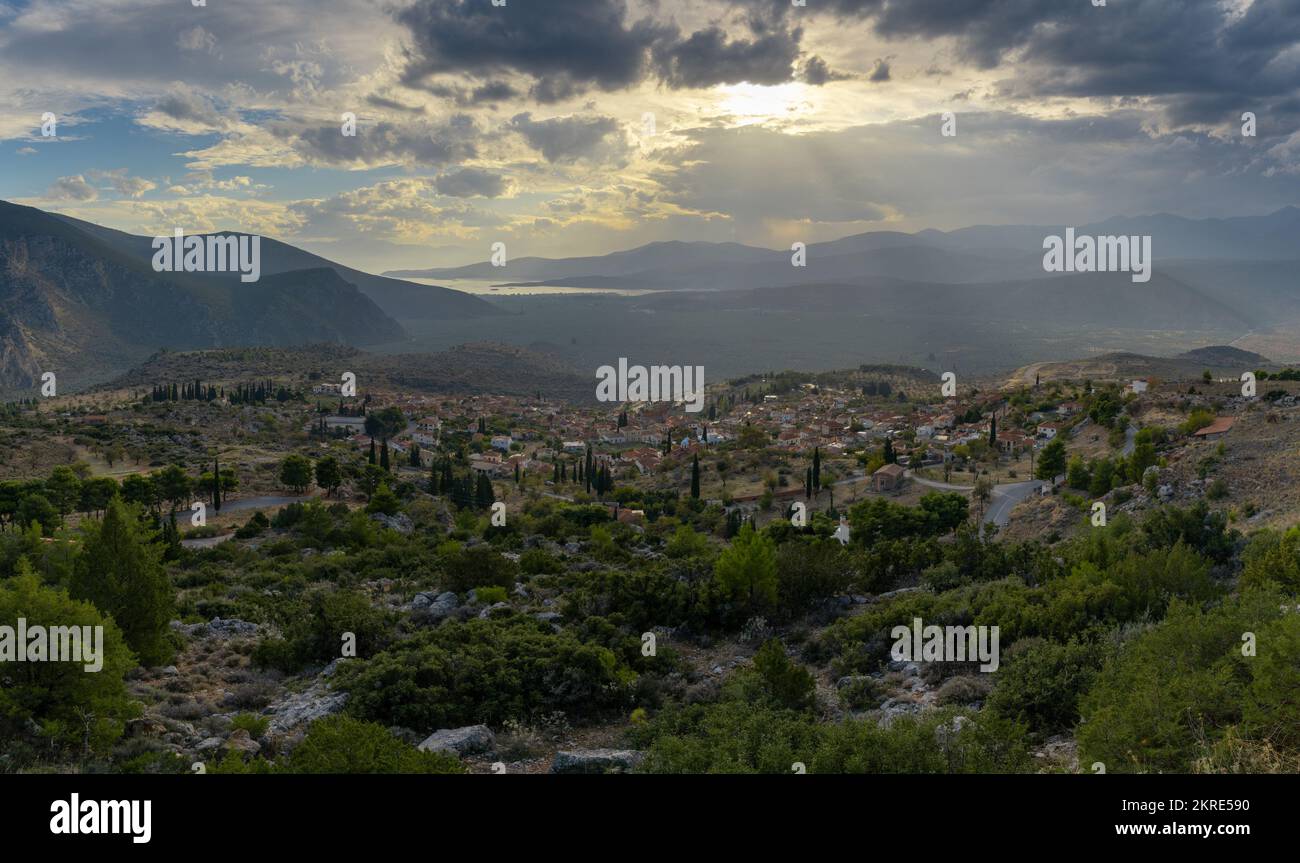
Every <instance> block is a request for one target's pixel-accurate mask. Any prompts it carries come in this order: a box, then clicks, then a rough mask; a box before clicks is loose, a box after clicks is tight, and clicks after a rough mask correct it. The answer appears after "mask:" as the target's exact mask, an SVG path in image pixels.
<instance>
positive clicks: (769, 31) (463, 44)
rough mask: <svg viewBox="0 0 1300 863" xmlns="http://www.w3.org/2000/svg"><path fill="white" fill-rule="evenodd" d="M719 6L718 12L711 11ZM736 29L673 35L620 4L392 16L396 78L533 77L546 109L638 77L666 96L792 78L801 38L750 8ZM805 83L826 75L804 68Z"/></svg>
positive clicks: (478, 7) (576, 0)
mask: <svg viewBox="0 0 1300 863" xmlns="http://www.w3.org/2000/svg"><path fill="white" fill-rule="evenodd" d="M719 8H724V7H719ZM748 13H749V14H747V15H744V16H742V19H743V20H742V23H740V24H739V25H737V26H738V32H730V31H728V30H727V29H725V28H724V27H723V26H722V25H720V24H716V23H715V24H713V25H711V26H709V27H705V28H703V29H700V30H697V31H695V32H693V33H683V32H682V31H681V30H680V29H679V28H678V27H677V26H676V25H674V24H661V23H656V22H654V21H652V20H650V19H643V20H640V21H631V20H629V18H628V14H629V13H628V7H627V3H626V2H625V0H545V2H542V0H512V2H510V4H509V5H507V6H500V7H497V6H492V5H491V4H490V3H486V2H468V0H417V2H416V3H415V4H414V5H412V6H410V7H408V8H406V9H404V10H402V11H401V12H399V13H397V19H398V21H400V22H401V23H402V24H403V25H405V26H406V27H407V28H409V29H410V31H411V35H412V39H413V43H412V45H411V46H410V49H409V50H408V56H407V66H406V69H405V70H404V75H403V77H404V80H405V82H406V83H407V84H408V85H411V86H422V87H426V88H428V89H430V90H431V91H433V92H435V93H438V92H440V90H439V88H444V89H445V85H443V84H440V83H438V82H434V81H431V80H430V78H431V76H437V75H444V74H458V75H469V76H472V77H477V78H488V77H491V76H495V75H502V74H507V73H515V74H522V75H526V76H528V77H529V78H531V79H532V80H533V83H532V85H531V87H530V88H529V93H528V95H529V96H530V97H531V98H532V99H534V100H535V101H537V102H540V103H553V102H559V101H563V100H566V99H571V98H574V97H576V96H580V95H582V94H583V93H584V92H586V91H588V90H590V89H598V90H605V91H613V90H621V89H625V88H628V87H632V86H635V85H636V84H639V83H641V82H642V81H644V80H646V79H647V78H652V79H657V80H660V81H662V82H663V83H664V84H666V85H667V86H668V87H670V88H672V89H683V88H691V87H711V86H713V85H715V84H734V83H739V82H742V81H748V82H750V83H754V84H781V83H785V82H787V81H792V80H794V79H795V76H796V67H797V61H798V59H799V56H800V46H799V43H800V40H801V39H802V36H803V31H802V29H801V28H800V27H798V26H797V22H794V21H787V20H785V19H784V18H782V16H781V14H780V13H779V12H775V11H773V10H771V9H766V8H759V7H758V6H754V7H753V8H751V9H749V10H748ZM803 79H804V80H806V81H808V82H809V83H817V84H820V83H825V82H826V81H828V80H835V79H836V76H835V75H833V74H830V73H829V72H828V70H826V69H825V68H824V64H822V66H821V67H816V66H814V67H813V68H812V69H811V70H805V71H804V73H803Z"/></svg>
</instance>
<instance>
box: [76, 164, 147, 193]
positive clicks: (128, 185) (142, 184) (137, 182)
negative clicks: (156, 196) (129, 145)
mask: <svg viewBox="0 0 1300 863" xmlns="http://www.w3.org/2000/svg"><path fill="white" fill-rule="evenodd" d="M90 177H91V179H92V180H96V181H99V182H107V183H108V184H109V186H110V187H112V189H113V191H114V192H117V193H118V194H119V195H124V196H126V197H128V198H139V197H142V196H143V195H144V193H145V192H148V191H151V190H153V189H156V188H158V184H157V183H155V182H153V181H152V180H146V179H145V178H143V177H132V176H130V175H129V174H128V173H127V170H126V168H117V169H115V170H112V171H91V172H90Z"/></svg>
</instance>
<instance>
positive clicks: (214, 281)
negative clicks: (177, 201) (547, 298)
mask: <svg viewBox="0 0 1300 863" xmlns="http://www.w3.org/2000/svg"><path fill="white" fill-rule="evenodd" d="M152 257H153V249H152V238H149V237H139V236H134V235H131V234H126V233H123V232H120V231H115V230H112V229H109V228H104V227H102V226H99V225H94V224H91V223H89V222H83V221H80V220H77V219H72V218H69V217H65V216H60V215H56V214H53V213H46V212H44V211H42V210H38V209H34V208H32V207H24V206H20V205H16V204H11V203H8V202H4V201H0V390H3V391H9V392H11V393H18V392H21V391H23V390H25V389H28V388H31V387H32V386H33V385H34V384H35V383H36V382H37V381H39V380H40V379H41V374H42V373H43V372H46V371H53V372H55V373H56V375H57V380H58V381H59V385H60V386H61V387H67V386H73V387H76V386H83V385H86V384H90V383H95V382H98V381H102V380H106V379H108V378H111V377H112V376H113V375H114V374H115V373H118V372H121V371H123V370H125V369H126V368H129V367H130V366H131V365H132V364H133V363H135V362H138V361H140V360H142V359H143V358H145V357H147V356H149V355H150V354H152V353H153V352H154V351H156V350H157V349H158V348H159V347H168V348H173V349H178V350H183V349H193V348H205V347H220V346H226V345H295V344H308V343H317V342H337V343H343V344H349V345H375V344H383V343H393V342H398V341H401V340H404V339H405V338H407V333H406V331H405V329H404V328H403V326H402V325H401V324H400V323H398V321H397V320H396V317H398V316H401V317H402V318H404V319H412V320H416V319H420V318H441V319H460V318H475V317H487V316H492V315H498V314H502V312H501V310H500V309H498V308H497V307H495V306H493V305H492V304H491V303H488V302H486V301H484V300H481V299H479V298H477V297H474V296H471V295H469V294H465V293H463V292H459V291H454V290H448V289H445V288H437V287H427V286H424V285H416V284H412V283H409V282H403V281H399V280H395V279H389V278H385V277H382V276H374V275H370V274H368V273H362V272H360V271H358V270H353V269H351V268H349V267H344V266H342V265H339V264H336V263H334V262H332V261H328V260H326V259H324V258H321V257H319V256H317V255H313V254H310V253H308V252H304V251H302V250H300V249H296V248H294V247H293V246H289V245H287V244H284V243H280V242H278V241H276V240H272V239H270V238H263V240H262V244H261V272H262V278H261V279H260V280H259V281H257V282H252V283H244V282H242V281H240V279H239V275H238V273H222V274H197V273H183V272H182V273H170V272H166V273H159V272H155V271H154V269H153V266H152Z"/></svg>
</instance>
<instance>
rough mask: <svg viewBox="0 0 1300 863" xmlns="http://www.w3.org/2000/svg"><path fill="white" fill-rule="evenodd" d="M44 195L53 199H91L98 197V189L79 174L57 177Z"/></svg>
mask: <svg viewBox="0 0 1300 863" xmlns="http://www.w3.org/2000/svg"><path fill="white" fill-rule="evenodd" d="M45 197H47V198H50V199H51V200H55V201H93V200H95V199H96V198H98V197H99V190H97V189H96V188H95V187H94V186H92V185H90V183H88V182H86V178H85V177H84V176H82V175H81V174H74V175H73V176H70V177H59V179H57V180H55V181H54V184H53V185H52V186H50V187H49V188H48V189H46V190H45Z"/></svg>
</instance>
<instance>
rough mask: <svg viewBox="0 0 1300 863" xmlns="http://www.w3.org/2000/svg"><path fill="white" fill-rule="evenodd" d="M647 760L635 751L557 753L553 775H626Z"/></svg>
mask: <svg viewBox="0 0 1300 863" xmlns="http://www.w3.org/2000/svg"><path fill="white" fill-rule="evenodd" d="M643 758H645V753H644V752H638V751H637V750H635V749H579V750H573V751H569V752H557V753H555V760H554V761H552V762H551V772H552V773H625V772H627V771H630V770H632V769H634V768H635V767H636V766H637V765H638V764H640V763H641V759H643Z"/></svg>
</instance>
